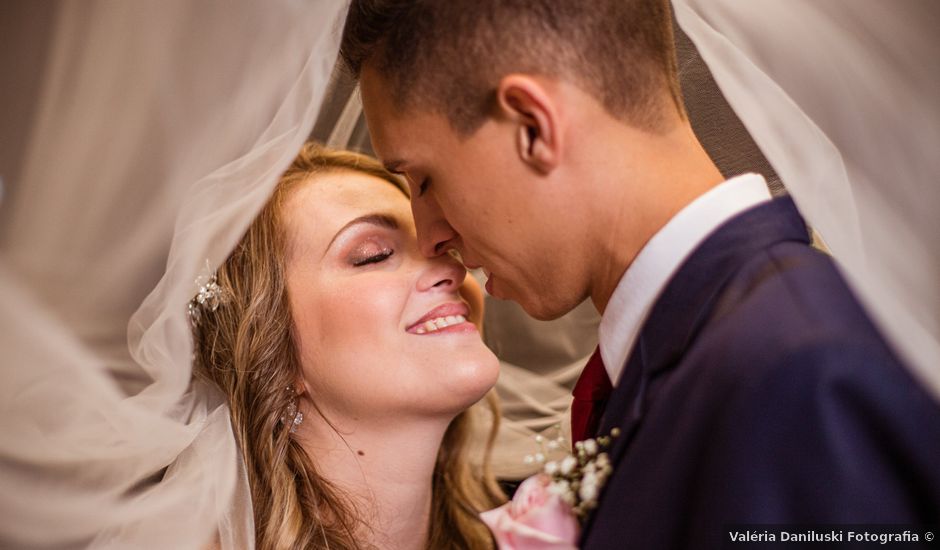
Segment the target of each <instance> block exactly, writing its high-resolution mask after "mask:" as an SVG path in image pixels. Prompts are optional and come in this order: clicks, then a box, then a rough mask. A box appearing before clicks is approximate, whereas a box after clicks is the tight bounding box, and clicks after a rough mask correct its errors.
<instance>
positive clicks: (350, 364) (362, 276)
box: [283, 171, 498, 420]
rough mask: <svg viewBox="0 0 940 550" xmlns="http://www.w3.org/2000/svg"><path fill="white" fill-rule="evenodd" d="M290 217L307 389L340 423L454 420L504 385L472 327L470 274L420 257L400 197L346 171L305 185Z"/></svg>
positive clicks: (291, 272) (291, 273) (291, 201)
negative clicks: (346, 420)
mask: <svg viewBox="0 0 940 550" xmlns="http://www.w3.org/2000/svg"><path fill="white" fill-rule="evenodd" d="M283 212H284V218H285V227H286V230H287V239H288V253H287V262H286V269H287V274H286V275H287V288H288V295H289V297H290V309H291V312H292V315H293V321H294V328H295V341H296V342H297V344H298V348H299V352H300V353H299V355H300V362H301V366H302V370H303V384H304V388H305V391H306V392H307V394H308V396H309V397H310V399H311V400H313V401H314V402H315V403H316V404H317V406H318V407H320V408H321V410H323V411H324V413H329V414H330V415H332V416H333V418H331V420H334V419H335V420H339V418H336V417H337V415H342V416H346V417H347V418H351V419H357V420H358V419H363V418H370V417H371V418H385V419H388V420H396V419H401V418H402V416H409V415H415V416H424V417H426V416H434V415H442V416H447V415H451V416H452V415H454V414H456V413H458V412H460V411H461V410H463V409H465V408H466V407H468V406H470V405H471V404H473V403H474V402H476V401H478V400H479V399H480V398H481V397H482V396H483V395H484V394H485V393H486V391H487V390H489V389H490V388H491V387H492V386H493V384H495V383H496V377H497V375H498V362H497V360H496V357H495V356H494V355H493V354H492V352H490V351H489V349H487V348H486V346H485V345H484V344H483V342H482V340H481V338H480V334H479V332H478V331H477V328H476V326H475V325H474V324H473V323H471V322H468V321H466V319H468V318H470V317H471V312H470V310H469V306H468V303H467V301H466V300H465V299H464V298H463V296H462V288H461V287H462V285H464V284H465V281H464V280H465V278H466V270H465V269H464V268H463V266H462V265H461V264H460V263H458V262H457V261H456V260H454V259H453V258H451V257H450V256H445V257H440V258H435V259H432V260H429V259H427V258H424V257H423V256H422V255H421V253H420V252H419V250H418V247H417V241H416V237H415V226H414V220H413V218H412V215H411V207H410V204H409V201H408V198H407V197H405V196H404V194H403V193H402V192H401V191H399V190H398V189H396V188H395V187H394V186H393V185H392V184H390V183H389V182H387V181H384V180H382V179H379V178H376V177H373V176H369V175H366V174H362V173H357V172H352V171H337V172H334V173H329V174H323V175H317V176H315V177H313V178H312V179H311V180H310V181H308V182H305V183H303V184H301V186H300V187H298V188H297V189H295V190H294V191H293V192H292V193H291V195H290V196H289V197H288V199H287V202H286V203H285V205H284V211H283ZM464 293H466V289H464Z"/></svg>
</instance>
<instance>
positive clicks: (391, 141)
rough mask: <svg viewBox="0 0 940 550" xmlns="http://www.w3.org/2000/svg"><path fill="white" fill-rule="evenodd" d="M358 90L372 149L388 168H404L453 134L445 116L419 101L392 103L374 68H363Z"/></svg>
mask: <svg viewBox="0 0 940 550" xmlns="http://www.w3.org/2000/svg"><path fill="white" fill-rule="evenodd" d="M360 91H361V96H362V106H363V111H364V113H365V117H366V124H367V126H368V128H369V134H370V136H371V137H372V146H373V149H374V150H375V154H376V156H378V157H379V159H380V160H382V162H383V163H384V164H385V165H386V167H388V168H389V169H392V171H395V172H399V171H403V170H406V169H407V168H408V165H409V164H410V163H412V162H414V161H415V159H417V158H421V157H422V155H423V152H424V151H425V150H426V149H427V148H428V147H433V146H440V145H441V144H442V140H449V139H452V138H453V136H452V135H451V134H453V133H454V130H453V128H451V126H450V124H449V122H448V121H447V119H446V117H444V116H443V115H442V114H440V113H437V112H436V111H434V110H433V109H431V108H429V107H425V106H422V105H421V104H420V103H418V104H415V105H408V106H407V107H403V106H400V105H398V104H396V102H395V101H394V100H393V98H392V97H391V94H390V93H389V92H388V87H387V86H385V85H384V82H383V79H382V77H381V76H380V75H378V74H377V73H376V72H374V71H369V70H363V74H362V78H361V80H360Z"/></svg>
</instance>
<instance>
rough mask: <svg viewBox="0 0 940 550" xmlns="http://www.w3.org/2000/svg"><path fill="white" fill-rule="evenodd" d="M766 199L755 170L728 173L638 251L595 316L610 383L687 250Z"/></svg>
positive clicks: (690, 249) (766, 192)
mask: <svg viewBox="0 0 940 550" xmlns="http://www.w3.org/2000/svg"><path fill="white" fill-rule="evenodd" d="M770 199H771V196H770V191H769V190H768V189H767V182H766V181H764V177H763V176H761V175H760V174H743V175H740V176H736V177H733V178H731V179H729V180H726V181H724V182H722V183H720V184H719V185H717V186H715V187H714V188H712V189H710V190H708V191H707V192H706V193H704V194H703V195H701V196H700V197H698V198H696V199H695V200H694V201H692V202H691V203H689V204H688V205H686V207H685V208H683V209H682V210H680V211H679V213H677V214H676V215H675V216H673V217H672V219H671V220H669V221H668V222H667V223H666V225H664V226H663V227H662V229H660V230H659V231H658V232H657V233H656V234H655V235H653V238H651V239H650V240H649V242H648V243H647V244H646V246H644V247H643V249H642V250H640V253H639V254H637V256H636V259H634V260H633V263H632V264H630V267H628V268H627V270H626V272H624V274H623V277H621V278H620V282H619V283H618V284H617V288H616V289H615V290H614V293H613V294H612V295H611V297H610V301H609V302H608V303H607V309H606V310H605V311H604V315H603V317H601V324H600V329H599V341H600V348H601V358H603V360H604V366H605V367H606V369H607V374H608V375H610V379H611V381H612V382H613V384H614V386H616V385H617V382H618V380H619V379H620V374H621V371H622V370H623V367H624V363H625V362H626V360H627V357H628V356H629V354H630V351H631V350H632V349H633V344H634V342H636V339H637V336H638V335H639V333H640V328H642V326H643V323H644V322H645V321H646V317H647V316H648V315H649V312H650V309H652V307H653V304H654V303H655V302H656V299H657V298H658V297H659V294H660V293H661V292H662V291H663V289H664V288H665V286H666V283H667V282H668V281H669V279H670V278H671V277H672V275H673V274H674V273H675V272H676V270H677V269H679V266H681V265H682V263H683V262H684V261H685V259H686V258H687V257H688V256H689V254H691V253H692V251H693V250H695V248H696V247H697V246H698V245H699V244H700V243H702V241H704V240H705V238H706V237H708V236H709V235H710V234H711V233H712V232H713V231H714V230H715V229H717V228H718V226H720V225H721V224H722V223H724V222H725V221H727V220H729V219H731V218H732V217H734V216H735V215H737V214H739V213H741V212H743V211H745V210H747V209H749V208H751V207H752V206H756V205H758V204H760V203H763V202H766V201H769V200H770Z"/></svg>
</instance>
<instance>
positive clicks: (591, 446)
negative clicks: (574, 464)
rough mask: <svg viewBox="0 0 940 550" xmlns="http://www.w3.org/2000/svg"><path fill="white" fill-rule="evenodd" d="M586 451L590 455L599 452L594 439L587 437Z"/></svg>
mask: <svg viewBox="0 0 940 550" xmlns="http://www.w3.org/2000/svg"><path fill="white" fill-rule="evenodd" d="M584 452H586V453H587V454H588V455H590V456H594V455H596V454H597V442H596V441H594V440H593V439H586V440H585V441H584Z"/></svg>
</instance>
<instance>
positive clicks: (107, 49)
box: [0, 0, 940, 548]
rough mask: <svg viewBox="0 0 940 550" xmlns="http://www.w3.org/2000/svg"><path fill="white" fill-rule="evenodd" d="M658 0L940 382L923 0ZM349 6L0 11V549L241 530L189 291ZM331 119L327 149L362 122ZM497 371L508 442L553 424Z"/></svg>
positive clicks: (884, 314) (231, 469) (536, 383)
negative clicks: (518, 416) (196, 368)
mask: <svg viewBox="0 0 940 550" xmlns="http://www.w3.org/2000/svg"><path fill="white" fill-rule="evenodd" d="M673 6H674V11H675V15H676V18H677V20H678V22H679V25H680V26H681V28H682V29H683V31H684V32H685V34H686V35H687V36H688V38H689V39H690V40H691V42H692V43H693V44H694V45H695V47H696V48H697V51H698V52H699V54H700V55H701V57H702V59H703V60H704V61H705V63H706V64H707V66H708V68H709V70H710V71H711V74H712V76H713V77H714V80H715V82H717V85H718V88H719V89H720V92H721V94H719V95H716V96H715V97H713V98H711V97H709V98H708V100H709V101H719V102H724V101H726V102H727V104H728V105H730V106H731V108H732V109H733V110H734V113H735V114H736V115H737V117H738V118H739V119H740V121H741V123H742V124H743V126H744V127H745V128H746V130H747V132H748V133H749V134H750V137H752V138H753V140H754V142H755V143H756V144H757V146H759V148H760V150H761V151H762V152H763V155H764V156H765V157H766V159H767V160H768V161H769V163H770V165H772V167H773V169H774V170H775V171H776V173H777V174H779V176H780V179H781V180H782V181H783V183H784V185H785V186H786V188H787V190H788V191H789V192H790V193H791V194H792V195H793V196H794V198H795V200H796V202H797V204H798V206H799V207H800V209H801V210H802V212H803V213H804V215H805V216H806V218H807V220H808V222H809V223H810V225H811V226H812V227H813V228H814V229H815V230H816V231H817V232H818V233H819V235H820V237H821V239H822V241H823V242H824V243H825V245H826V246H827V247H828V249H829V250H830V251H831V252H832V254H833V255H834V256H835V257H836V259H837V260H838V262H839V265H840V266H841V267H842V269H843V270H844V272H845V273H846V276H847V277H848V279H849V281H850V282H851V284H852V286H853V288H854V289H855V290H856V292H857V293H858V294H859V296H860V297H861V299H862V301H863V303H864V304H865V306H866V307H867V308H868V311H869V312H870V313H871V314H872V316H873V318H874V319H875V321H876V323H877V324H878V326H879V327H880V328H881V329H882V331H883V332H884V333H885V334H886V335H887V337H888V338H889V340H890V342H891V343H892V344H893V345H894V346H895V348H896V349H897V351H898V352H899V354H900V355H901V356H902V357H903V358H904V359H905V360H906V361H907V363H908V364H909V366H910V368H911V370H912V372H913V373H914V375H915V376H916V377H917V378H918V379H919V380H920V381H921V382H922V383H923V384H924V385H925V386H927V387H928V388H929V389H930V390H932V392H933V393H934V395H938V396H940V284H938V283H937V281H940V239H937V237H938V236H940V217H938V216H937V215H936V212H935V210H936V208H937V207H938V206H940V186H937V185H936V184H935V183H934V181H933V180H934V179H935V178H936V174H938V173H940V157H938V156H937V155H936V154H935V149H936V148H937V145H938V143H940V104H938V102H937V100H936V97H935V95H936V90H938V89H940V67H938V66H937V61H936V60H937V59H940V40H938V39H937V38H936V37H935V34H936V33H935V29H936V28H937V26H938V24H940V9H938V7H937V4H936V3H935V2H932V0H904V1H901V2H890V3H889V2H883V1H879V0H851V1H849V0H827V1H826V2H819V1H813V0H786V1H784V0H750V1H748V2H738V1H733V0H707V1H705V0H674V1H673ZM344 9H345V5H344V2H340V1H327V0H305V1H298V0H269V1H265V2H249V1H238V2H222V1H220V0H206V1H202V2H188V1H185V0H169V1H167V0H160V1H157V0H137V1H135V2H112V1H105V0H89V1H86V2H82V3H78V2H67V1H61V2H47V3H34V2H27V1H22V0H19V1H14V2H8V3H5V4H4V5H3V6H2V7H0V13H2V17H0V30H2V33H0V34H2V36H3V38H2V40H3V41H4V47H3V48H2V50H3V52H2V53H0V61H2V66H0V67H2V70H3V71H4V80H5V82H9V83H10V84H9V85H7V84H5V85H4V87H3V91H2V92H0V100H2V101H3V108H4V111H5V114H4V115H3V117H4V119H3V121H2V124H0V140H2V141H0V149H2V151H0V163H2V164H0V178H2V187H0V350H2V356H0V361H2V363H0V407H2V414H0V426H2V430H0V516H2V517H3V519H2V520H0V546H15V547H85V546H93V547H114V548H127V547H140V548H144V547H146V548H199V547H201V546H203V545H205V544H206V543H207V542H208V541H209V540H210V539H211V538H212V537H213V536H215V534H216V533H218V534H219V535H220V542H221V544H222V546H223V548H249V547H251V546H252V545H253V540H254V535H253V526H252V523H251V518H252V516H251V508H250V502H248V500H247V492H246V490H245V489H246V480H245V477H244V473H243V472H242V471H241V466H240V465H241V461H240V458H239V456H238V451H237V447H236V445H235V442H234V438H233V436H232V433H231V427H230V425H229V420H228V412H227V409H226V407H225V405H224V403H222V400H221V399H220V398H219V397H218V396H217V395H215V394H214V393H213V392H212V391H211V390H209V389H208V388H205V387H201V386H195V387H194V386H191V385H190V378H191V365H190V359H191V352H192V347H191V346H192V343H191V340H190V333H189V325H188V319H187V317H186V303H187V302H188V300H189V299H190V297H192V296H193V295H194V294H195V292H196V290H197V289H196V287H195V284H194V281H195V279H196V278H197V277H199V276H200V275H203V274H205V273H207V272H208V271H209V270H211V269H214V268H215V266H217V265H218V264H219V263H220V262H221V261H222V259H223V258H225V256H226V255H227V254H228V252H229V250H230V249H231V248H232V247H233V246H234V244H235V243H236V241H237V239H238V238H239V237H240V235H241V233H242V232H243V231H244V229H245V228H246V227H247V225H248V224H249V222H250V220H251V219H252V218H253V216H254V214H255V213H256V212H257V211H258V210H259V209H260V207H261V206H262V204H263V203H264V201H265V200H266V199H267V197H268V195H269V193H270V192H271V190H272V188H273V186H274V184H275V182H276V180H277V177H278V175H279V173H280V171H281V170H283V168H284V167H286V166H287V164H288V163H289V162H290V160H291V159H292V158H293V156H294V154H295V153H296V151H297V150H298V149H299V147H300V145H301V143H302V142H303V141H304V140H305V139H306V138H307V136H308V135H309V134H310V132H311V130H312V129H313V128H314V124H315V122H316V118H317V113H318V110H319V108H320V104H321V101H322V99H323V97H324V94H325V92H326V89H327V85H328V83H329V80H330V74H331V70H332V67H333V64H334V61H335V59H336V52H337V47H338V40H339V30H340V28H341V22H342V15H343V12H344ZM586 9H589V7H587V6H586ZM688 93H689V92H688V91H687V94H688ZM691 93H695V91H694V90H692V92H691ZM722 96H723V97H722ZM354 111H355V104H352V105H351V107H350V113H352V115H355V112H354ZM341 118H342V119H343V120H345V121H346V122H345V123H344V124H346V126H342V125H340V124H337V125H335V128H330V129H329V131H328V132H327V134H328V135H329V134H332V135H333V137H334V142H335V144H337V145H345V144H348V143H349V142H350V139H352V136H353V135H354V134H355V131H354V130H355V128H354V126H350V125H349V120H350V116H345V117H341ZM334 129H335V132H334ZM720 130H721V128H718V131H719V136H720ZM729 137H730V136H729ZM731 156H732V157H733V154H732V155H731ZM207 264H208V265H207ZM562 367H565V365H561V366H560V367H559V368H560V369H561V368H562ZM565 368H568V370H571V368H570V365H568V366H567V367H565ZM562 370H564V369H562ZM566 372H567V371H566ZM569 374H570V373H569ZM566 376H567V375H566ZM505 378H506V379H505V380H504V381H503V382H502V383H503V384H504V390H505V391H509V392H515V394H516V395H517V396H519V402H520V403H523V404H525V403H528V404H530V405H531V407H532V412H531V415H530V416H531V417H532V418H534V419H535V420H536V421H533V422H530V423H529V424H526V425H522V426H521V427H520V432H519V433H521V434H523V435H525V436H526V437H528V435H529V434H531V433H535V432H536V431H538V430H541V429H542V428H543V427H544V426H545V425H547V423H546V422H545V420H544V419H540V418H539V415H543V416H546V417H547V415H557V414H558V411H557V406H556V407H555V408H552V407H548V408H547V409H543V410H539V409H538V407H539V404H540V403H546V402H550V401H555V402H556V403H555V404H556V405H557V403H560V402H561V401H560V400H561V399H562V398H566V395H564V393H565V392H564V391H561V390H558V389H557V388H552V387H551V386H548V387H547V388H546V386H545V384H544V382H545V381H544V380H541V379H539V378H538V377H531V376H528V377H527V376H526V375H525V373H522V372H516V373H514V375H511V376H507V377H505ZM562 378H564V376H562ZM549 382H551V383H554V384H555V385H556V386H559V385H562V384H560V383H556V382H558V381H549ZM559 391H561V393H559ZM526 430H528V431H526ZM506 456H507V457H509V455H508V454H507V455H506ZM517 459H518V460H519V461H521V460H522V457H521V456H519V457H518V458H517ZM504 460H505V461H507V462H506V468H507V471H508V469H509V467H510V466H511V465H510V464H509V462H508V461H509V460H510V458H505V459H504ZM513 460H515V459H513Z"/></svg>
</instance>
